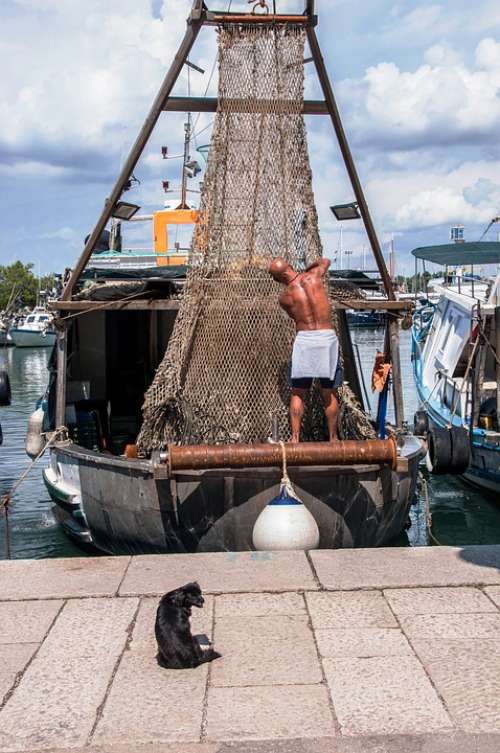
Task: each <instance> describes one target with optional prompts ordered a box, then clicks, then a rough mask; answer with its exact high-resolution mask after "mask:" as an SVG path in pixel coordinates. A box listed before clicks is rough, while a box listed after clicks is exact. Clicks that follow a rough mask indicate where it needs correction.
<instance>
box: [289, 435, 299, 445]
mask: <svg viewBox="0 0 500 753" xmlns="http://www.w3.org/2000/svg"><path fill="white" fill-rule="evenodd" d="M298 443H299V438H298V437H294V436H292V437H290V444H298Z"/></svg>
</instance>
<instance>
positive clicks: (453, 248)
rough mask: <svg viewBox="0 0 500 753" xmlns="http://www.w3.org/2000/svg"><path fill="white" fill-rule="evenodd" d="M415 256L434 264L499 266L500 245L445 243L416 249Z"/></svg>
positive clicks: (495, 243) (414, 250) (489, 243)
mask: <svg viewBox="0 0 500 753" xmlns="http://www.w3.org/2000/svg"><path fill="white" fill-rule="evenodd" d="M412 254H413V256H416V257H417V259H423V260H424V261H431V262H433V263H434V264H442V265H443V266H445V265H450V266H454V267H455V266H459V265H463V264H499V263H500V243H498V242H496V241H495V242H493V241H487V242H480V241H475V242H470V243H444V244H441V245H440V246H422V247H421V248H414V249H413V251H412Z"/></svg>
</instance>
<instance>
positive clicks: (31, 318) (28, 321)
mask: <svg viewBox="0 0 500 753" xmlns="http://www.w3.org/2000/svg"><path fill="white" fill-rule="evenodd" d="M26 321H27V323H28V324H29V323H30V322H34V321H35V317H34V316H28V318H27V319H26Z"/></svg>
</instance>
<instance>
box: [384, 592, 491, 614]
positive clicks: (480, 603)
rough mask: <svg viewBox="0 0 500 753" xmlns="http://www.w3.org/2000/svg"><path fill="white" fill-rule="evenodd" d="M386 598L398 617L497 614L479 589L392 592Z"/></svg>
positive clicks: (387, 593) (385, 593)
mask: <svg viewBox="0 0 500 753" xmlns="http://www.w3.org/2000/svg"><path fill="white" fill-rule="evenodd" d="M384 596H385V598H386V599H387V601H388V602H389V604H390V605H391V608H392V610H393V611H394V612H396V614H397V615H398V617H406V616H409V615H418V614H467V613H469V612H470V613H475V612H496V611H497V609H496V607H495V605H494V604H492V603H491V601H490V600H489V599H488V597H487V596H485V595H484V594H483V592H482V591H480V590H479V589H478V588H467V587H459V588H405V589H394V590H391V589H388V590H386V591H384Z"/></svg>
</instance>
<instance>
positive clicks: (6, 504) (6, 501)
mask: <svg viewBox="0 0 500 753" xmlns="http://www.w3.org/2000/svg"><path fill="white" fill-rule="evenodd" d="M61 434H62V435H63V436H67V435H68V429H67V428H66V426H59V427H58V428H57V429H55V430H54V431H53V432H42V436H49V435H50V438H49V440H48V441H47V442H46V443H45V444H44V446H43V447H42V449H41V450H40V452H39V453H38V455H37V456H36V457H35V458H33V460H32V461H31V463H30V464H29V465H28V466H27V468H25V469H24V471H23V472H22V473H21V475H20V476H19V478H18V479H17V481H15V482H14V484H13V485H12V486H11V488H10V491H8V492H7V493H6V494H2V496H1V497H0V505H1V507H2V509H3V512H4V517H5V558H6V559H8V560H10V559H12V547H11V528H10V518H9V512H10V503H11V501H12V497H13V496H14V494H15V493H16V491H17V489H18V488H19V487H20V486H21V484H22V483H23V481H24V479H25V478H26V477H27V476H28V474H29V473H30V472H31V470H32V469H33V468H34V466H35V465H36V463H37V462H38V461H39V460H40V458H41V457H42V455H43V454H44V452H45V450H46V449H47V448H48V447H50V446H51V444H53V443H54V442H55V441H56V440H57V438H58V437H59V436H60V435H61Z"/></svg>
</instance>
